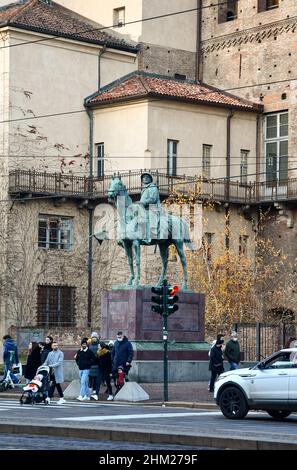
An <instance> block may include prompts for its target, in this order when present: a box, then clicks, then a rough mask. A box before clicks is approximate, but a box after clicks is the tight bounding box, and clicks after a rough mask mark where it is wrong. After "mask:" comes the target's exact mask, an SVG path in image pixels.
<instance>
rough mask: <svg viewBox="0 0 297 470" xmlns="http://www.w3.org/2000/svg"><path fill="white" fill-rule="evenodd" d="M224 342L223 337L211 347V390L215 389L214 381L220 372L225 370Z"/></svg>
mask: <svg viewBox="0 0 297 470" xmlns="http://www.w3.org/2000/svg"><path fill="white" fill-rule="evenodd" d="M223 344H224V340H223V339H218V340H217V341H216V344H215V345H214V346H213V347H212V348H211V351H210V361H209V370H210V371H211V379H210V384H209V391H210V392H213V391H214V383H215V380H216V378H217V376H219V375H220V374H222V372H224V365H223V352H222V346H223Z"/></svg>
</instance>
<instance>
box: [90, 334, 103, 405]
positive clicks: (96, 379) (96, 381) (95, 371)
mask: <svg viewBox="0 0 297 470" xmlns="http://www.w3.org/2000/svg"><path fill="white" fill-rule="evenodd" d="M99 339H100V338H99V335H98V333H96V331H93V333H92V334H91V341H90V343H88V344H89V350H90V351H92V353H93V354H94V357H96V355H97V351H98V347H99ZM100 384H101V374H100V369H99V364H98V363H97V362H94V363H93V364H92V365H91V369H90V372H89V387H90V388H91V389H92V390H93V392H92V393H91V398H92V399H93V400H98V393H99V389H100Z"/></svg>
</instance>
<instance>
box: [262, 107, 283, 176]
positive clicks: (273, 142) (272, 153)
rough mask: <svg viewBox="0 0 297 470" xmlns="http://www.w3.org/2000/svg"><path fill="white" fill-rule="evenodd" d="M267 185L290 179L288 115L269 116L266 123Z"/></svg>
mask: <svg viewBox="0 0 297 470" xmlns="http://www.w3.org/2000/svg"><path fill="white" fill-rule="evenodd" d="M265 162H266V182H267V185H274V184H275V183H276V182H277V181H279V182H280V183H282V182H285V181H286V180H287V179H288V113H287V112H285V113H278V114H269V115H267V116H266V122H265Z"/></svg>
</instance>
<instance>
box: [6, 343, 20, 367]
mask: <svg viewBox="0 0 297 470" xmlns="http://www.w3.org/2000/svg"><path fill="white" fill-rule="evenodd" d="M18 362H19V356H18V348H17V346H16V344H15V342H14V341H13V340H12V339H6V340H5V341H4V344H3V363H4V364H5V365H6V366H11V365H12V364H18Z"/></svg>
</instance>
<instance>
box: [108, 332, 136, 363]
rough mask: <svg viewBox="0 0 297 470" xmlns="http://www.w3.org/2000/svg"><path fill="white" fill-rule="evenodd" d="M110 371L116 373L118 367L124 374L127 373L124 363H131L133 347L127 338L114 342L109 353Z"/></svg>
mask: <svg viewBox="0 0 297 470" xmlns="http://www.w3.org/2000/svg"><path fill="white" fill-rule="evenodd" d="M111 358H112V370H113V372H116V371H117V369H118V367H119V366H123V367H124V370H125V372H127V371H128V368H127V367H126V362H129V363H131V362H132V359H133V347H132V344H131V343H130V341H128V338H127V337H126V336H124V338H123V341H118V340H116V341H115V343H114V346H113V349H112V351H111Z"/></svg>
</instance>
